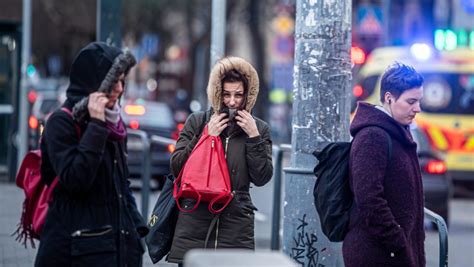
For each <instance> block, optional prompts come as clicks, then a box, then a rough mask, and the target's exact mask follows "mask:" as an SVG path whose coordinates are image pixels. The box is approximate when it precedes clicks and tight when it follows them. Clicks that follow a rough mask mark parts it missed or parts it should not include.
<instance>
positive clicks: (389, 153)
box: [384, 130, 392, 162]
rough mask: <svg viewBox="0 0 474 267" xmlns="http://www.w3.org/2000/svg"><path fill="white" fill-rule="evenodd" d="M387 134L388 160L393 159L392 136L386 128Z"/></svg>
mask: <svg viewBox="0 0 474 267" xmlns="http://www.w3.org/2000/svg"><path fill="white" fill-rule="evenodd" d="M384 133H385V135H386V136H387V141H388V162H390V161H392V138H391V137H390V134H389V133H388V132H387V131H385V130H384Z"/></svg>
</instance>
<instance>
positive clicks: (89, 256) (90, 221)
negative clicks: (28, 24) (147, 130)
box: [35, 42, 148, 267]
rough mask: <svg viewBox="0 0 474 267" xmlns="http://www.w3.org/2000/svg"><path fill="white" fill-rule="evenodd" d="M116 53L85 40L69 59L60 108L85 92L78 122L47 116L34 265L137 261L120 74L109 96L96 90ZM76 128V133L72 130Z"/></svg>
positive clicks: (140, 229) (138, 227)
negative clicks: (45, 198) (46, 203)
mask: <svg viewBox="0 0 474 267" xmlns="http://www.w3.org/2000/svg"><path fill="white" fill-rule="evenodd" d="M120 53H122V52H121V50H120V49H118V48H115V47H111V46H108V45H106V44H105V43H99V42H96V43H91V44H89V45H87V46H86V47H84V48H83V49H82V50H81V51H80V52H79V54H78V56H77V57H76V59H75V60H74V62H73V64H72V67H71V72H70V85H69V87H68V89H67V92H66V95H67V99H66V101H65V103H64V104H63V108H67V109H69V110H72V108H73V107H74V105H75V104H76V103H77V102H79V101H80V100H81V99H83V98H84V97H87V96H89V103H88V111H89V116H88V119H87V121H86V122H85V123H82V124H80V125H78V124H76V122H75V121H73V119H72V117H71V116H70V115H69V114H67V113H66V112H65V111H63V110H57V111H55V112H54V113H53V114H52V115H51V116H50V117H49V119H48V121H47V124H46V127H45V131H44V135H43V139H42V143H41V153H42V165H41V173H42V179H44V180H45V182H47V183H50V182H51V181H52V180H53V179H54V177H55V176H56V175H57V176H59V183H58V185H57V186H56V188H55V191H54V193H53V198H54V199H53V202H52V203H51V204H50V207H49V211H48V214H47V217H46V222H45V224H44V227H43V230H42V234H41V240H40V246H39V249H38V253H37V256H36V261H35V266H101V267H105V266H141V259H142V254H143V247H142V245H141V243H140V238H141V237H143V236H145V235H146V234H147V232H148V229H147V227H146V224H145V222H144V221H143V218H142V217H141V215H140V214H139V212H138V210H137V206H136V203H135V199H134V197H133V195H132V193H131V191H130V188H129V182H128V180H127V177H128V169H127V164H126V130H125V126H124V124H123V122H122V120H121V117H120V105H119V103H118V100H119V99H120V97H121V95H122V93H123V90H124V79H125V75H126V73H124V74H122V75H121V77H120V79H119V81H118V82H117V83H116V84H115V85H114V87H113V90H112V92H111V93H110V94H109V95H105V94H104V93H99V92H97V90H98V88H99V86H100V84H101V82H102V80H103V79H104V78H105V76H106V74H107V72H108V71H109V69H110V67H111V66H112V64H113V61H114V59H115V58H116V57H117V56H118V55H119V54H120ZM78 128H79V129H80V131H78V130H79V129H78Z"/></svg>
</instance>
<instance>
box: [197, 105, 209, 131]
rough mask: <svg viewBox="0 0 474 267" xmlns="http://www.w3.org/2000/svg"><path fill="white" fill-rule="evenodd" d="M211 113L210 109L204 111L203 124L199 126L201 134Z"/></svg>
mask: <svg viewBox="0 0 474 267" xmlns="http://www.w3.org/2000/svg"><path fill="white" fill-rule="evenodd" d="M209 113H210V110H207V111H204V115H203V116H202V121H201V125H200V126H199V136H201V134H202V131H203V130H204V127H205V126H206V122H207V119H208V115H209Z"/></svg>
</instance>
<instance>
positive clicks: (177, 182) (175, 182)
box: [173, 173, 201, 213]
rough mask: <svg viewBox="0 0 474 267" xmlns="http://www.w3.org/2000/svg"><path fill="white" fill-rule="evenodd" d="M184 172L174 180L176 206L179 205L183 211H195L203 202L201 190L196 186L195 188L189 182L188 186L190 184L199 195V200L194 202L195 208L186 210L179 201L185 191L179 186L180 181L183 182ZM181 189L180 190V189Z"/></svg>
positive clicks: (192, 189)
mask: <svg viewBox="0 0 474 267" xmlns="http://www.w3.org/2000/svg"><path fill="white" fill-rule="evenodd" d="M181 174H182V173H180V174H179V176H178V178H176V180H175V181H174V188H173V197H174V199H175V201H176V206H178V209H179V210H180V211H182V212H188V213H189V212H193V211H195V210H196V209H197V207H198V206H199V203H201V194H199V192H198V191H197V190H196V188H194V187H193V186H192V185H191V184H187V186H189V187H190V188H191V191H193V192H195V193H196V196H197V201H196V204H194V206H193V208H192V209H190V210H185V209H183V208H182V207H181V203H179V199H180V198H181V195H182V193H183V191H182V190H179V186H180V183H181V176H182V175H181ZM178 190H179V191H178Z"/></svg>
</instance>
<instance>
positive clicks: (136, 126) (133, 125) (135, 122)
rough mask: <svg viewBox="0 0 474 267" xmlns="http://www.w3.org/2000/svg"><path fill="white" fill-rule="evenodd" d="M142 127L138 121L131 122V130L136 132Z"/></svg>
mask: <svg viewBox="0 0 474 267" xmlns="http://www.w3.org/2000/svg"><path fill="white" fill-rule="evenodd" d="M139 127H140V123H138V121H136V120H132V121H130V128H132V129H134V130H136V129H138V128H139Z"/></svg>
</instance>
